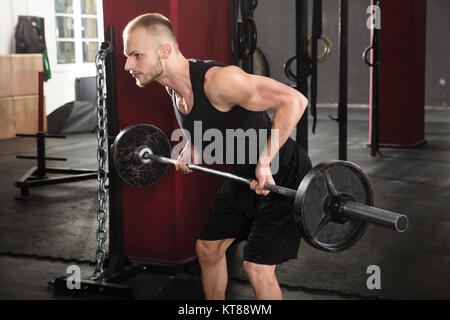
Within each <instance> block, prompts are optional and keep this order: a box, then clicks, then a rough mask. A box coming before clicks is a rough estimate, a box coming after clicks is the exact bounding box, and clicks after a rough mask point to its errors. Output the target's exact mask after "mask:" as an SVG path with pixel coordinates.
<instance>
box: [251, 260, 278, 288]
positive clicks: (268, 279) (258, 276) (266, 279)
mask: <svg viewBox="0 0 450 320" xmlns="http://www.w3.org/2000/svg"><path fill="white" fill-rule="evenodd" d="M244 270H245V272H246V273H247V276H248V279H249V281H250V283H251V284H253V285H254V286H255V285H266V284H270V283H273V282H275V281H276V277H275V266H274V265H273V266H272V265H262V264H257V263H253V262H249V261H244Z"/></svg>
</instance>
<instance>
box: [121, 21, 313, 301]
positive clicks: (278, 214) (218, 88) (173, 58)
mask: <svg viewBox="0 0 450 320" xmlns="http://www.w3.org/2000/svg"><path fill="white" fill-rule="evenodd" d="M123 39H124V54H125V56H126V57H127V62H126V64H125V70H126V71H128V72H130V74H131V75H132V76H133V77H134V78H135V79H136V84H137V85H138V86H140V87H144V86H146V85H147V84H149V83H150V82H152V81H157V82H159V83H160V84H162V85H163V86H165V87H166V89H167V91H168V93H169V94H170V96H171V98H172V100H173V104H174V110H175V114H176V116H177V119H178V122H179V124H180V127H181V128H183V129H185V130H187V131H188V132H190V134H191V141H190V143H188V145H187V146H186V147H185V148H184V149H183V151H182V152H181V153H180V155H179V158H178V161H177V163H178V164H177V166H176V169H177V170H178V171H181V172H182V173H189V172H190V170H189V168H188V167H187V166H186V164H185V163H186V162H189V161H190V158H189V157H188V156H186V154H188V152H187V151H189V150H190V149H191V148H193V149H194V150H200V153H201V150H202V148H204V145H203V142H202V145H194V142H195V141H197V140H195V139H194V138H193V137H192V135H193V131H194V130H193V127H194V121H201V123H202V130H203V131H205V130H207V129H210V128H214V129H217V130H219V131H220V132H222V133H223V134H224V136H225V134H226V131H227V129H228V130H229V129H234V130H236V129H241V130H244V131H245V130H249V129H253V130H256V131H260V130H268V131H269V133H270V132H272V134H270V135H269V138H268V139H267V138H266V141H264V143H263V146H264V145H265V147H264V149H263V150H262V152H261V153H260V154H259V155H258V160H257V163H249V162H248V161H247V162H246V163H239V162H234V163H233V164H232V165H231V166H232V169H233V171H234V173H236V174H239V175H241V176H245V177H248V178H253V179H254V181H253V182H252V183H251V185H250V188H248V187H247V186H245V185H244V184H239V183H236V182H232V181H229V180H227V181H225V182H224V184H223V185H222V186H221V187H220V188H219V190H218V191H217V195H216V199H215V201H214V204H213V207H212V208H211V211H210V215H209V217H208V220H207V222H206V226H205V228H204V230H203V232H202V234H201V235H200V239H199V240H197V243H196V252H197V255H198V259H199V263H200V266H201V272H202V284H203V289H204V292H205V297H206V298H207V299H224V298H225V291H226V287H227V283H228V274H227V264H226V255H225V251H226V250H227V248H228V247H229V246H230V245H231V244H232V243H233V242H234V241H235V240H236V239H245V240H247V242H246V245H245V247H244V260H245V261H244V269H245V271H246V273H247V275H248V278H249V281H250V283H251V285H252V287H253V289H254V293H255V296H256V298H257V299H281V298H282V294H281V290H280V287H279V284H278V281H277V279H276V276H275V267H276V265H278V264H280V263H282V262H285V261H287V260H289V259H295V258H296V257H297V253H298V248H299V244H300V239H301V235H300V231H299V228H298V227H297V225H296V224H295V221H294V213H293V210H292V209H293V199H292V198H287V197H284V196H281V195H278V194H274V193H270V194H269V192H268V191H267V190H264V189H263V186H264V184H265V183H272V184H278V185H282V186H285V187H289V188H294V189H297V187H298V185H299V183H300V181H301V179H302V178H303V176H304V175H305V174H306V172H308V171H309V170H310V169H311V161H310V160H309V158H308V156H307V155H306V153H305V152H304V150H303V149H302V148H301V146H300V145H299V144H297V143H296V142H295V141H294V140H292V139H291V138H290V134H291V132H292V130H293V129H294V128H295V127H296V125H297V122H298V121H299V120H300V117H301V116H302V114H303V112H304V111H305V108H306V106H307V99H306V98H305V97H304V96H303V95H302V94H301V93H299V92H298V91H296V90H294V89H292V88H290V87H289V86H286V85H284V84H282V83H279V82H277V81H275V80H272V79H270V78H266V77H262V76H256V75H251V74H247V73H246V72H244V71H243V70H241V69H240V68H238V67H236V66H225V65H223V64H220V63H218V62H215V61H202V60H195V59H186V58H185V57H184V56H183V54H182V53H181V52H180V50H179V48H178V44H177V39H176V37H175V34H174V31H173V27H172V25H171V23H170V21H169V20H168V19H167V18H166V17H164V16H162V15H160V14H157V13H152V14H144V15H141V16H139V17H137V18H135V19H134V20H132V21H130V22H129V23H128V25H127V26H126V28H125V29H124V31H123ZM269 109H273V110H274V118H273V123H272V121H271V120H270V118H269V116H268V115H267V113H266V112H265V111H266V110H269ZM271 130H272V131H271ZM274 132H277V133H278V134H273V133H274ZM258 136H260V135H258ZM223 141H224V142H225V141H226V139H223ZM258 145H259V141H258ZM246 147H247V148H246V151H247V150H248V149H249V148H248V147H249V146H248V144H247V145H246ZM229 149H230V148H226V147H225V148H224V150H225V152H230V150H229ZM246 151H244V152H246ZM276 155H278V157H279V166H278V170H277V172H276V173H272V171H271V167H270V165H271V162H272V161H273V160H274V157H275V156H276ZM236 156H242V155H236V154H235V155H234V157H235V159H236ZM244 158H245V159H247V160H248V159H249V155H248V154H246V155H245V157H244ZM252 190H254V191H252Z"/></svg>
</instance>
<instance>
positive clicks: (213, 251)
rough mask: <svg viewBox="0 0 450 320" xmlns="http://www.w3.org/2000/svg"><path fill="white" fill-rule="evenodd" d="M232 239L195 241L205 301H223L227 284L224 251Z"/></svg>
mask: <svg viewBox="0 0 450 320" xmlns="http://www.w3.org/2000/svg"><path fill="white" fill-rule="evenodd" d="M233 241H234V238H231V239H225V240H214V241H207V240H197V247H196V249H197V256H198V260H199V263H200V267H201V269H202V284H203V291H204V292H205V298H206V299H207V300H224V299H225V291H226V289H227V284H228V271H227V260H226V255H225V251H226V250H227V249H228V247H229V246H230V245H231V244H232V243H233Z"/></svg>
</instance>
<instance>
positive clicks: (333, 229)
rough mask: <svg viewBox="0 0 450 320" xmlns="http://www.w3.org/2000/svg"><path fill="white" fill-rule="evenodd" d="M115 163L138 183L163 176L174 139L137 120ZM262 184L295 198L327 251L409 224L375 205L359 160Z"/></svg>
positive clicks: (305, 229) (119, 144) (306, 231)
mask: <svg viewBox="0 0 450 320" xmlns="http://www.w3.org/2000/svg"><path fill="white" fill-rule="evenodd" d="M113 154H114V166H115V168H116V171H117V173H118V174H119V176H120V177H121V178H122V179H123V180H124V181H125V182H127V183H128V184H130V185H134V186H146V185H151V184H153V183H155V182H157V181H158V180H160V179H161V178H162V177H163V176H164V175H165V173H166V171H167V168H168V166H169V165H176V163H177V161H176V160H175V159H172V158H170V157H169V156H170V143H169V141H168V139H167V137H166V135H165V134H164V133H163V132H162V131H161V130H160V129H159V128H157V127H155V126H152V125H147V124H139V125H134V126H130V127H127V128H125V129H124V130H122V131H121V132H120V133H119V134H118V135H117V137H116V139H115V141H114V144H113ZM187 166H188V168H189V169H191V170H193V171H199V172H203V173H206V174H211V175H216V176H220V177H223V178H226V179H230V180H233V181H236V182H239V183H243V184H247V185H250V183H251V182H252V179H249V178H245V177H241V176H238V175H235V174H232V173H228V172H223V171H220V170H215V169H211V168H207V167H202V166H199V165H195V164H190V163H189V164H187ZM264 189H265V190H268V191H271V192H275V193H278V194H281V195H283V196H286V197H290V198H294V210H295V215H294V218H295V221H296V222H297V224H298V226H299V227H300V229H301V231H302V234H303V236H304V238H305V240H306V241H307V242H308V243H309V244H311V245H312V246H314V247H316V248H318V249H320V250H324V251H329V252H336V251H341V250H344V249H347V248H349V247H350V246H352V245H353V244H354V243H356V242H357V241H358V240H359V239H360V237H361V236H362V235H363V233H364V232H365V230H366V228H367V224H368V223H370V224H374V225H378V226H381V227H384V228H388V229H391V230H395V231H397V232H404V231H405V230H406V229H407V228H408V218H407V216H406V215H403V214H398V213H395V212H391V211H387V210H383V209H380V208H376V207H374V206H373V187H372V185H371V182H370V180H369V178H368V176H367V175H366V174H365V173H364V171H363V170H362V169H361V168H360V167H358V166H357V165H356V164H354V163H352V162H349V161H339V160H331V161H326V162H322V163H319V164H318V165H316V166H315V167H314V168H312V169H311V170H310V171H309V172H308V173H307V174H306V175H305V177H304V178H303V179H302V181H301V183H300V185H299V186H298V189H297V190H294V189H290V188H286V187H283V186H279V185H273V184H265V185H264Z"/></svg>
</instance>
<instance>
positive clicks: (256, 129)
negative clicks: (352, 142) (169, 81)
mask: <svg viewBox="0 0 450 320" xmlns="http://www.w3.org/2000/svg"><path fill="white" fill-rule="evenodd" d="M214 66H220V67H223V66H225V65H224V64H221V63H218V62H216V61H212V60H205V61H204V60H198V59H189V73H190V80H191V85H192V90H193V94H194V105H193V107H192V109H191V111H190V112H189V113H187V114H186V113H182V112H180V111H179V110H178V108H177V104H176V97H175V92H174V91H173V90H171V93H172V101H173V105H174V110H175V115H176V117H177V120H178V124H179V125H180V127H181V128H182V129H183V130H184V131H185V132H186V131H187V132H188V133H189V135H187V136H188V138H190V139H189V140H190V142H191V143H192V144H194V145H195V146H196V147H197V148H199V149H200V148H201V150H202V152H204V153H205V154H211V155H212V156H214V159H215V160H216V161H215V163H225V164H229V165H231V167H232V169H233V172H234V173H235V174H238V175H241V176H244V177H248V178H255V167H256V163H257V158H259V155H260V154H261V152H262V151H263V149H264V146H265V145H266V142H267V138H268V137H269V136H270V129H271V128H272V121H271V120H270V117H269V115H268V114H267V112H265V111H262V112H254V111H249V110H246V109H244V108H242V107H241V106H239V105H236V106H234V107H233V108H232V109H231V110H230V111H228V112H222V111H219V110H217V109H216V108H215V107H214V106H213V105H212V104H211V103H210V102H209V100H208V98H207V97H206V95H205V92H204V90H203V84H204V82H205V74H206V72H207V71H208V69H210V68H212V67H214ZM209 129H211V130H209ZM249 129H250V130H249ZM208 130H209V132H208ZM219 132H220V134H221V136H222V141H220V140H221V139H220V138H219V139H218V140H217V138H216V137H217V134H218V133H219ZM205 133H206V135H205ZM244 133H247V135H246V136H247V138H246V139H245V145H244V143H243V141H242V139H240V140H241V142H240V143H241V144H239V142H238V141H237V140H238V138H236V137H243V136H245V135H244ZM227 135H228V136H227ZM205 138H206V139H205ZM255 138H256V139H255ZM208 140H209V141H208ZM230 141H233V142H234V148H232V150H233V152H232V153H233V154H230V153H231V149H228V148H227V147H226V146H227V144H228V147H229V148H230ZM255 144H256V145H255ZM208 145H209V147H208ZM243 145H244V148H242V146H243ZM214 146H217V148H214ZM231 146H233V144H231ZM257 146H258V147H257ZM293 146H295V141H294V140H292V139H291V138H289V139H288V140H287V141H286V143H285V144H284V145H283V146H282V147H281V149H280V151H279V161H280V168H282V167H283V164H286V163H287V162H288V159H289V158H290V155H291V153H292V151H293ZM227 149H228V150H227ZM207 151H208V152H207ZM211 151H213V152H211ZM215 151H218V153H217V152H215ZM221 151H222V154H220V152H221ZM255 152H257V154H255ZM220 155H222V157H220ZM220 160H222V161H223V162H221V161H220ZM202 163H203V164H205V159H203V158H202ZM274 178H275V175H274Z"/></svg>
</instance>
